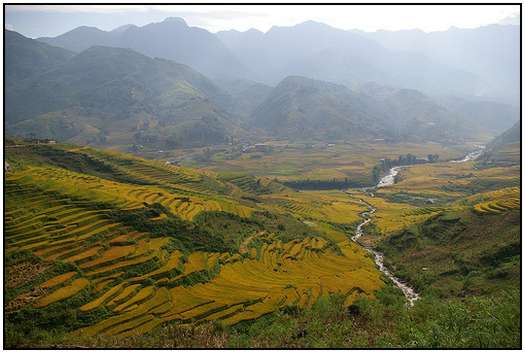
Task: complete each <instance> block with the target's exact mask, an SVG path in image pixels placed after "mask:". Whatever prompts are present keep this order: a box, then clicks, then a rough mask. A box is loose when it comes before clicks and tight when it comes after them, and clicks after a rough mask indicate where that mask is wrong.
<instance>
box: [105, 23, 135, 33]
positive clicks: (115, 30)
mask: <svg viewBox="0 0 525 353" xmlns="http://www.w3.org/2000/svg"><path fill="white" fill-rule="evenodd" d="M130 28H137V26H136V25H134V24H127V25H123V26H120V27H117V28H115V29H113V30H112V31H111V32H112V33H122V32H125V31H127V30H128V29H130Z"/></svg>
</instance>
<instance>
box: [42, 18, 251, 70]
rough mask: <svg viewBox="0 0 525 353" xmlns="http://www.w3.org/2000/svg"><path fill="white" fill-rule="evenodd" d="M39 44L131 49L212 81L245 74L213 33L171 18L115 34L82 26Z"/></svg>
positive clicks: (119, 30)
mask: <svg viewBox="0 0 525 353" xmlns="http://www.w3.org/2000/svg"><path fill="white" fill-rule="evenodd" d="M174 38H176V40H174ZM38 40H39V41H41V42H44V43H47V44H51V45H54V46H58V47H62V48H65V49H68V50H72V51H76V52H80V51H83V50H85V49H87V48H89V47H91V46H111V47H119V48H130V49H132V50H135V51H137V52H139V53H142V54H144V55H147V56H150V57H158V58H164V59H169V60H174V61H176V62H179V63H182V64H186V65H189V66H191V67H192V68H194V69H196V70H198V71H199V72H202V73H204V74H205V75H207V76H211V77H221V78H222V77H230V78H231V77H241V76H242V75H243V72H244V70H245V69H244V68H243V66H242V64H240V63H239V62H238V61H237V59H236V58H235V57H234V55H233V54H232V53H231V52H230V51H229V50H228V49H227V48H226V47H225V46H224V44H223V43H222V42H221V41H220V40H219V39H218V38H217V37H216V36H215V35H214V34H213V33H210V32H208V31H206V30H205V29H202V28H198V27H190V26H188V25H187V24H186V22H185V21H184V20H183V19H182V18H180V17H168V18H166V19H165V20H164V21H162V22H158V23H150V24H147V25H145V26H142V27H138V26H134V25H128V26H121V27H119V28H117V29H115V30H113V31H102V30H100V29H97V28H94V27H86V26H83V27H78V28H75V29H73V30H71V31H69V32H67V33H64V34H62V35H60V36H57V37H54V38H38Z"/></svg>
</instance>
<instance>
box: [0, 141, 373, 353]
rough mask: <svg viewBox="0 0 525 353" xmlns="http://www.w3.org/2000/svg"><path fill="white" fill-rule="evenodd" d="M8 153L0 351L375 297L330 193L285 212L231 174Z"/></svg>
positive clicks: (118, 157)
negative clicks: (1, 346) (329, 297)
mask: <svg viewBox="0 0 525 353" xmlns="http://www.w3.org/2000/svg"><path fill="white" fill-rule="evenodd" d="M15 144H16V145H20V144H22V146H18V147H17V146H13V145H15ZM8 145H11V146H13V147H8V148H7V150H6V155H7V161H8V162H9V164H10V166H11V170H10V171H9V172H8V173H7V174H6V186H5V188H6V214H5V222H6V234H5V237H6V264H7V277H6V283H7V287H6V288H7V289H6V294H5V298H6V299H5V300H6V325H7V337H8V338H7V342H8V346H13V345H15V346H16V345H19V344H26V345H31V344H36V343H37V342H39V340H40V338H39V337H38V332H40V330H57V331H55V332H60V333H61V334H66V335H68V337H69V339H80V338H87V337H93V336H95V335H102V336H105V335H111V336H112V337H120V338H125V337H128V336H133V335H138V334H143V333H147V332H149V331H151V330H152V329H154V328H155V327H157V326H160V325H163V324H164V323H190V322H199V323H204V322H207V321H211V320H221V321H222V322H223V324H224V325H234V324H237V323H239V322H244V321H249V320H254V319H256V318H258V317H260V316H263V315H265V314H268V313H271V312H273V311H275V310H278V309H279V308H282V307H285V306H288V305H292V304H293V305H297V306H299V307H308V306H311V305H312V304H313V303H314V302H315V301H316V300H317V298H318V297H320V296H322V295H324V294H328V293H340V294H341V295H343V296H344V297H345V298H346V299H345V305H346V306H348V305H350V304H351V303H352V302H354V301H355V300H357V299H358V298H360V297H365V296H367V297H373V295H374V292H375V291H376V290H377V289H379V288H381V287H382V286H383V282H382V279H381V277H380V275H379V272H378V270H377V269H376V268H375V267H374V264H373V261H372V260H371V259H370V258H368V257H367V256H366V252H365V251H364V250H363V249H361V248H359V247H358V246H357V245H355V244H354V243H352V242H350V241H349V239H348V237H347V236H346V234H345V233H344V231H342V230H341V229H340V228H338V227H336V226H335V225H333V224H334V223H332V222H340V221H339V219H340V217H341V216H340V215H341V212H343V213H346V214H347V215H348V216H350V215H353V216H350V217H348V218H347V219H348V220H349V221H350V222H354V221H355V220H357V219H358V216H357V213H358V212H360V211H362V210H363V208H362V206H359V205H358V204H356V203H355V202H353V201H345V200H344V194H342V193H341V194H340V195H339V196H337V195H334V196H327V197H324V198H323V199H317V200H316V201H315V202H316V203H317V210H316V212H312V213H310V212H309V211H307V210H308V209H310V208H311V206H308V205H309V204H310V205H311V201H308V199H304V198H307V197H308V194H305V195H302V194H299V193H297V194H296V196H295V197H296V198H297V201H295V202H302V203H303V204H304V206H302V207H303V210H304V211H303V212H304V213H302V214H301V213H294V214H291V213H290V209H289V208H288V207H292V206H293V205H294V202H289V203H288V204H284V205H279V204H273V203H266V202H264V201H262V200H257V196H256V195H257V194H256V192H257V191H256V190H253V191H252V189H251V187H253V186H250V185H255V183H252V184H250V183H246V181H244V182H243V181H241V179H240V178H238V177H237V178H235V179H236V180H232V181H231V182H230V181H225V180H220V179H217V178H216V177H214V176H213V174H210V173H202V172H198V171H195V170H191V169H186V168H181V167H173V166H168V165H164V164H161V163H159V162H150V161H145V160H142V159H139V158H136V157H133V156H130V155H124V154H120V153H115V152H109V151H107V152H106V151H101V150H95V149H92V148H83V147H77V146H69V145H36V146H32V145H23V143H22V142H21V141H16V140H15V141H11V140H8ZM230 180H231V179H230ZM264 183H265V182H264V181H258V182H257V185H258V189H259V190H260V189H261V188H264V186H263V185H264ZM237 185H241V186H237ZM272 190H273V191H272ZM266 192H276V193H282V192H284V193H292V194H294V195H295V193H293V192H292V191H287V190H286V188H283V187H282V186H281V187H275V186H269V185H268V189H267V191H266ZM248 196H250V197H248ZM300 200H303V201H300ZM336 200H337V202H336ZM335 203H337V207H335ZM333 204H334V206H332V205H333ZM293 207H295V206H293ZM309 207H310V208H309ZM311 209H312V210H313V208H311ZM306 219H308V220H310V222H309V224H310V225H307V224H306V223H307V222H303V220H306ZM328 222H330V223H328Z"/></svg>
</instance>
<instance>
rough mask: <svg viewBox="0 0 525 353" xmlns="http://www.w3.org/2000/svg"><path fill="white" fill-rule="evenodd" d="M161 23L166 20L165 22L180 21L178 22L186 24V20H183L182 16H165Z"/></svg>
mask: <svg viewBox="0 0 525 353" xmlns="http://www.w3.org/2000/svg"><path fill="white" fill-rule="evenodd" d="M162 22H163V23H164V22H166V23H180V24H183V25H185V26H187V25H188V24H187V23H186V21H184V19H183V18H182V17H166V18H165V19H164V21H162Z"/></svg>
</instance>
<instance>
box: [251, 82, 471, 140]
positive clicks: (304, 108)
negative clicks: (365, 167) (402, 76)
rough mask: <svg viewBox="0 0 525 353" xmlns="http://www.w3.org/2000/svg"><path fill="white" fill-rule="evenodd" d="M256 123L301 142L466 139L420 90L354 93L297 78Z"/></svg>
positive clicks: (279, 90) (370, 88)
mask: <svg viewBox="0 0 525 353" xmlns="http://www.w3.org/2000/svg"><path fill="white" fill-rule="evenodd" d="M253 119H254V124H255V126H257V127H259V128H263V129H265V130H267V131H268V132H271V133H272V134H276V135H278V136H292V137H303V138H304V137H317V138H323V139H346V138H371V137H373V138H383V139H389V140H410V141H417V140H427V141H428V140H434V141H448V140H454V139H457V138H459V137H461V136H462V135H463V136H465V135H466V134H467V132H466V131H465V130H462V129H459V128H460V127H461V126H460V125H459V124H458V122H457V121H456V120H455V118H454V115H453V114H451V113H450V112H448V111H447V110H446V109H445V108H443V107H441V106H439V105H438V104H436V103H435V102H434V101H432V100H431V99H430V98H428V97H426V96H425V95H423V94H421V93H420V92H418V91H414V90H408V89H393V88H389V87H384V86H379V85H374V84H369V85H364V86H361V88H360V90H359V91H352V90H350V89H348V88H346V87H345V86H341V85H336V84H333V83H329V82H324V81H316V80H312V79H307V78H304V77H297V76H292V77H288V78H286V79H284V80H283V81H282V82H281V83H280V84H279V85H278V86H277V87H276V88H275V89H274V90H273V91H272V93H271V94H270V96H269V97H268V98H267V99H266V100H265V101H264V102H263V103H262V104H261V105H260V106H259V107H258V108H257V109H256V110H255V112H254V115H253Z"/></svg>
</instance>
